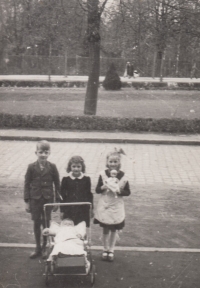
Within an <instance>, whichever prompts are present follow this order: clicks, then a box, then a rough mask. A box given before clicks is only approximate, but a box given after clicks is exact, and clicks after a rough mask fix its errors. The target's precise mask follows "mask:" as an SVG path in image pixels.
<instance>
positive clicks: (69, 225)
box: [60, 219, 74, 227]
mask: <svg viewBox="0 0 200 288" xmlns="http://www.w3.org/2000/svg"><path fill="white" fill-rule="evenodd" d="M60 225H61V226H68V227H73V226H74V222H73V221H72V220H69V219H64V220H63V221H62V222H61V224H60Z"/></svg>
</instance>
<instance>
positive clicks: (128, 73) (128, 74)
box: [124, 62, 134, 78]
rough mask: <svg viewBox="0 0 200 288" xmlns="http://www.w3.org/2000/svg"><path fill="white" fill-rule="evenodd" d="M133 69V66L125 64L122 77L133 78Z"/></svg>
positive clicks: (128, 63)
mask: <svg viewBox="0 0 200 288" xmlns="http://www.w3.org/2000/svg"><path fill="white" fill-rule="evenodd" d="M133 72H134V67H133V64H131V63H130V62H127V63H126V67H125V72H124V77H128V78H131V77H134V73H133Z"/></svg>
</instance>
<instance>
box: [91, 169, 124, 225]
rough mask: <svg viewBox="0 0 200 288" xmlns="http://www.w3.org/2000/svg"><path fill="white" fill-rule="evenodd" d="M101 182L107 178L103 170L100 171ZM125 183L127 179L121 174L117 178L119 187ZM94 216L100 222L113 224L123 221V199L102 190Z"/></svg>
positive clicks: (122, 186)
mask: <svg viewBox="0 0 200 288" xmlns="http://www.w3.org/2000/svg"><path fill="white" fill-rule="evenodd" d="M100 175H101V177H102V180H103V184H105V181H106V180H107V179H108V176H107V175H106V173H105V171H102V172H101V173H100ZM126 183H127V179H126V178H125V176H123V177H122V178H121V179H120V180H119V183H118V184H119V187H120V188H122V189H123V188H124V187H125V185H126ZM95 218H96V219H97V220H98V221H100V222H101V223H104V224H107V225H115V224H119V223H121V222H123V221H124V219H125V210H124V201H123V197H122V196H119V195H118V196H117V197H115V194H114V193H113V192H111V191H104V192H103V193H102V194H101V196H100V199H99V201H98V204H97V208H96V213H95Z"/></svg>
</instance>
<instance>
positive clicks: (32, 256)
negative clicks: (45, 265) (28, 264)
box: [29, 249, 41, 259]
mask: <svg viewBox="0 0 200 288" xmlns="http://www.w3.org/2000/svg"><path fill="white" fill-rule="evenodd" d="M39 256H41V250H39V249H36V250H35V251H34V252H33V253H31V255H30V256H29V258H30V259H35V258H37V257H39Z"/></svg>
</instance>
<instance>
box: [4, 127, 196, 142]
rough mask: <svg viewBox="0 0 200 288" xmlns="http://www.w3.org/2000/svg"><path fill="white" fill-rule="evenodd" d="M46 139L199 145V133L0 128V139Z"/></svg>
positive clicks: (57, 140)
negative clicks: (176, 133)
mask: <svg viewBox="0 0 200 288" xmlns="http://www.w3.org/2000/svg"><path fill="white" fill-rule="evenodd" d="M44 138H45V139H47V140H49V141H54V142H55V141H56V142H88V143H135V144H137V143H139V144H166V145H167V144H179V145H200V135H199V134H191V135H186V134H182V135H175V134H167V133H166V134H158V133H130V132H97V131H87V132H86V131H85V132H84V131H61V130H60V131H55V130H49V131H45V130H19V129H0V140H34V141H37V140H39V139H44Z"/></svg>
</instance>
